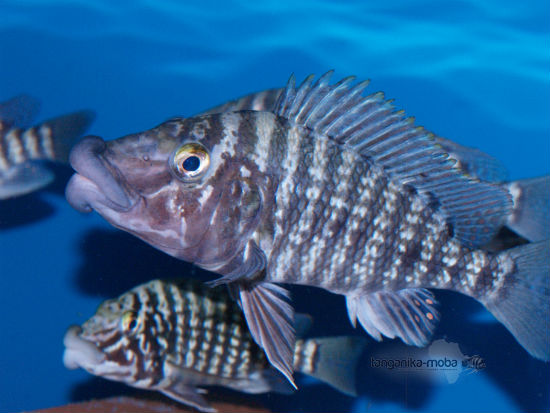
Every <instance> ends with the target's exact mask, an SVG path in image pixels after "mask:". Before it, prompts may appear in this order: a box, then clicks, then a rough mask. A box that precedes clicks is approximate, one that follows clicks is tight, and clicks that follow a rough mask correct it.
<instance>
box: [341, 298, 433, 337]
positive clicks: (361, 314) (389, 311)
mask: <svg viewBox="0 0 550 413" xmlns="http://www.w3.org/2000/svg"><path fill="white" fill-rule="evenodd" d="M346 303H347V307H348V315H349V318H350V321H351V323H352V324H353V325H354V326H355V324H356V319H358V320H359V322H360V323H361V325H362V326H363V328H364V329H365V330H367V332H368V333H369V334H370V335H371V336H372V337H373V338H375V339H376V340H378V341H380V340H381V339H382V337H381V336H386V337H389V338H395V337H399V338H400V339H401V340H403V342H404V343H405V344H409V345H415V346H419V347H422V346H425V345H426V344H428V342H429V341H430V339H431V336H432V334H433V332H434V330H435V328H436V326H437V322H438V320H439V313H438V311H437V309H436V308H435V307H436V305H437V303H436V301H435V299H434V297H433V295H432V294H431V293H430V292H429V291H428V290H424V289H415V288H411V289H405V290H399V291H377V292H375V293H370V294H364V295H361V296H357V297H346Z"/></svg>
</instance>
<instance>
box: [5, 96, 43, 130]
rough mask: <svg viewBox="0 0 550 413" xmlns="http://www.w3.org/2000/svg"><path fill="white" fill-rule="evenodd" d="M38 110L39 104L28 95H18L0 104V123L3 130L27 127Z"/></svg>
mask: <svg viewBox="0 0 550 413" xmlns="http://www.w3.org/2000/svg"><path fill="white" fill-rule="evenodd" d="M39 110H40V102H39V101H38V100H37V99H35V98H33V97H32V96H29V95H18V96H15V97H13V98H11V99H10V100H8V101H6V102H1V103H0V122H2V126H3V127H4V128H9V127H18V128H25V127H27V126H29V124H30V123H31V122H32V120H33V119H34V118H35V117H36V115H37V114H38V111H39Z"/></svg>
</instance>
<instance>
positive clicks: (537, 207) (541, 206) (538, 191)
mask: <svg viewBox="0 0 550 413" xmlns="http://www.w3.org/2000/svg"><path fill="white" fill-rule="evenodd" d="M506 186H507V187H508V189H509V191H510V193H511V194H512V196H513V198H514V208H513V211H512V214H510V216H509V218H508V222H507V223H506V225H507V226H508V227H509V228H510V229H511V230H513V231H515V232H516V233H517V234H519V235H521V236H522V237H524V238H527V239H528V240H529V241H531V242H537V241H543V240H545V239H550V213H549V211H550V175H546V176H542V177H539V178H530V179H521V180H519V181H514V182H510V183H508V184H506Z"/></svg>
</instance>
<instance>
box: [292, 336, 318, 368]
mask: <svg viewBox="0 0 550 413" xmlns="http://www.w3.org/2000/svg"><path fill="white" fill-rule="evenodd" d="M318 359H319V344H318V343H317V342H316V341H315V339H312V340H296V345H295V347H294V364H293V369H294V371H299V372H301V373H304V374H312V373H315V371H316V366H317V362H318Z"/></svg>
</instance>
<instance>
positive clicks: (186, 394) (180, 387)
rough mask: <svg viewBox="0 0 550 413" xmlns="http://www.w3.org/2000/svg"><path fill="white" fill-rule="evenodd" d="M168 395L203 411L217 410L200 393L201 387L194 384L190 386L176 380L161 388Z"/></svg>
mask: <svg viewBox="0 0 550 413" xmlns="http://www.w3.org/2000/svg"><path fill="white" fill-rule="evenodd" d="M161 392H162V393H164V394H165V395H166V396H168V397H170V398H172V399H174V400H176V401H178V402H180V403H183V404H186V405H187V406H191V407H194V408H195V409H198V410H200V411H201V412H216V411H217V410H216V409H214V408H213V407H212V406H210V405H209V404H208V402H207V401H206V400H205V399H204V397H202V396H201V395H200V394H199V389H196V388H195V387H193V386H189V385H187V384H184V383H182V382H176V383H174V384H172V385H171V386H170V387H168V388H166V389H162V390H161Z"/></svg>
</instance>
